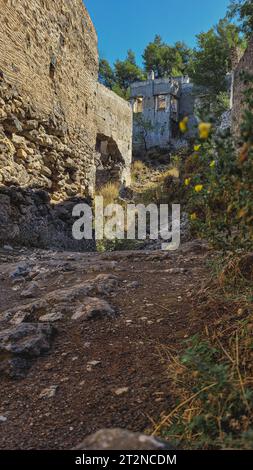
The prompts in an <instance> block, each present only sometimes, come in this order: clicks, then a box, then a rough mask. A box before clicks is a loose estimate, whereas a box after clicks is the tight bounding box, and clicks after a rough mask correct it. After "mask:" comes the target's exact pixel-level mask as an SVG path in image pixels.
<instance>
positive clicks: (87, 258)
mask: <svg viewBox="0 0 253 470" xmlns="http://www.w3.org/2000/svg"><path fill="white" fill-rule="evenodd" d="M209 256H210V253H209V252H208V251H207V249H206V247H205V246H202V245H201V244H200V243H198V242H197V243H189V244H186V245H184V246H182V248H181V249H180V250H179V251H177V252H176V253H175V254H172V253H164V252H160V251H159V252H121V253H119V252H118V253H108V254H104V255H102V254H86V253H83V254H69V253H64V254H63V253H50V252H40V251H36V252H28V251H22V252H17V253H16V252H13V253H10V254H9V255H8V256H7V255H6V253H5V252H1V254H0V260H1V261H0V262H1V264H0V273H1V278H0V283H1V312H2V313H1V316H0V330H3V329H5V328H7V327H8V328H9V327H10V325H9V320H8V321H7V319H6V315H5V314H6V311H8V310H9V309H11V308H14V310H13V311H14V312H15V310H18V307H20V305H21V304H22V305H23V304H24V305H26V304H31V302H33V303H34V302H36V301H37V300H38V299H45V298H46V297H47V296H48V294H49V293H50V292H52V293H54V294H53V297H54V298H55V299H56V298H57V293H59V291H60V290H61V289H68V291H67V292H71V289H73V288H75V286H77V285H78V286H80V284H82V283H86V284H87V282H93V281H92V280H94V279H96V278H97V276H98V275H100V274H110V275H113V276H114V281H113V282H115V287H114V288H113V289H111V288H108V289H107V288H104V290H103V289H102V290H101V292H100V293H99V294H96V297H98V298H103V299H105V300H106V301H107V302H108V303H109V304H110V306H111V307H113V308H114V310H115V311H116V314H117V315H116V316H115V318H113V317H112V318H111V317H104V318H98V319H95V320H90V321H86V319H80V320H79V321H73V320H71V318H70V316H69V312H70V311H71V312H72V311H73V310H75V309H76V304H75V302H76V301H77V302H79V303H78V305H80V304H81V303H82V297H80V299H77V300H76V299H74V300H73V298H72V297H73V296H71V295H69V294H68V295H66V297H65V298H64V299H63V301H62V304H61V310H62V311H63V312H64V317H63V319H62V320H60V321H58V322H57V323H56V324H55V326H56V328H57V334H56V336H55V339H54V341H53V344H52V348H51V350H50V351H49V353H47V354H46V355H45V354H44V355H42V356H41V357H39V358H38V359H37V360H36V361H34V363H33V364H32V367H31V368H30V370H29V372H28V374H27V376H26V377H25V378H24V379H22V380H13V379H10V378H8V377H1V387H0V415H1V416H4V417H6V418H7V420H6V421H5V422H3V423H1V424H0V426H1V432H0V448H1V449H5V448H19V449H31V448H36V449H67V448H71V447H73V446H75V445H77V444H78V443H79V442H80V441H82V439H83V438H84V437H85V436H86V435H88V434H90V433H93V432H95V431H97V430H99V429H100V428H104V427H121V428H128V429H130V430H134V431H135V430H136V431H143V430H146V429H147V428H148V427H150V425H151V420H153V421H154V422H157V421H158V420H159V417H160V415H161V413H163V412H165V411H166V412H167V411H168V410H169V409H170V406H171V401H170V383H169V381H168V378H167V374H166V363H164V362H163V360H162V359H161V350H162V348H163V347H166V346H169V347H174V348H179V347H180V345H181V343H182V341H183V340H184V339H185V338H186V337H187V336H188V335H190V334H192V333H194V332H196V331H198V330H199V329H200V328H201V320H200V319H198V318H196V315H195V314H194V305H193V303H192V298H194V296H195V295H196V294H197V293H198V291H199V289H200V286H201V283H202V282H203V281H204V280H205V277H206V274H207V268H206V259H207V257H209ZM24 263H25V264H28V265H29V269H30V274H29V275H28V276H27V277H26V278H25V279H23V278H22V279H21V281H18V282H16V281H15V282H13V278H12V277H11V273H13V272H14V271H15V269H16V268H17V266H20V265H24ZM34 273H36V275H34ZM34 282H36V287H38V289H37V291H36V294H34V298H29V299H26V300H24V299H21V292H23V291H24V290H25V289H27V287H29V286H30V285H31V283H34ZM96 282H97V281H96ZM55 293H56V294H55ZM91 295H92V296H93V295H94V294H91ZM63 304H64V309H63ZM43 308H44V307H43ZM51 308H52V306H51ZM53 310H54V311H55V307H54V309H53ZM56 310H57V309H56ZM32 311H33V312H34V311H35V313H33V314H32V315H33V316H32V318H30V319H29V321H32V322H37V321H38V316H36V315H37V314H36V309H35V310H34V309H33V310H32ZM40 315H41V312H40ZM25 321H27V320H25ZM0 362H1V356H0ZM51 386H57V390H56V393H55V396H53V397H51V398H41V397H40V395H41V393H42V391H43V390H45V389H47V388H49V387H51Z"/></svg>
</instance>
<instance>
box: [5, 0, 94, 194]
mask: <svg viewBox="0 0 253 470" xmlns="http://www.w3.org/2000/svg"><path fill="white" fill-rule="evenodd" d="M0 4H1V8H0V22H1V30H0V52H1V54H0V70H1V74H2V75H3V77H4V79H5V80H4V81H3V80H1V83H0V94H1V101H0V126H1V127H0V132H1V134H0V138H1V164H0V182H1V183H2V184H5V185H10V184H13V183H15V184H20V185H21V186H31V187H43V188H44V189H46V190H49V191H50V192H51V193H52V195H53V197H54V198H55V199H56V201H57V200H60V199H64V198H66V197H69V196H73V195H76V194H78V195H84V194H85V193H87V192H89V191H90V190H91V188H92V185H93V180H92V177H93V175H94V171H93V168H94V148H95V143H96V128H95V122H94V115H95V106H96V82H97V73H98V54H97V36H96V32H95V30H94V27H93V25H92V22H91V20H90V18H89V15H88V13H87V11H86V9H85V7H84V5H83V3H82V1H81V0H73V1H71V2H69V1H67V0H36V1H32V0H30V1H25V0H0Z"/></svg>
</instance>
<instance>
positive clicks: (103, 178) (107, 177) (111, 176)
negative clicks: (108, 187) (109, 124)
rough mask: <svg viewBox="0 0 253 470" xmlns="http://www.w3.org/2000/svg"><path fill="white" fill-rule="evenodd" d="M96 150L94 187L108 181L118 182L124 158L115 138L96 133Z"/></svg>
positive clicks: (103, 184) (98, 186) (99, 186)
mask: <svg viewBox="0 0 253 470" xmlns="http://www.w3.org/2000/svg"><path fill="white" fill-rule="evenodd" d="M96 152H97V156H96V189H99V188H101V187H102V186H105V184H106V183H109V182H112V183H116V182H120V180H121V174H122V171H123V168H124V160H123V157H122V155H121V153H120V151H119V148H118V145H117V143H116V142H115V140H113V138H112V137H108V136H105V135H104V134H98V135H97V142H96Z"/></svg>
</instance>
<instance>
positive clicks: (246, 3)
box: [228, 0, 253, 37]
mask: <svg viewBox="0 0 253 470" xmlns="http://www.w3.org/2000/svg"><path fill="white" fill-rule="evenodd" d="M228 18H230V19H231V18H236V19H237V20H239V23H240V25H241V30H242V31H243V33H245V35H246V37H250V36H251V34H253V2H252V0H231V4H230V6H229V9H228Z"/></svg>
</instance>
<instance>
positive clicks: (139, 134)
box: [134, 113, 155, 152]
mask: <svg viewBox="0 0 253 470" xmlns="http://www.w3.org/2000/svg"><path fill="white" fill-rule="evenodd" d="M134 121H135V125H136V129H137V131H136V134H135V138H136V139H137V140H138V142H139V143H140V144H141V145H143V146H144V148H145V151H146V152H147V150H148V136H149V133H150V132H152V131H154V130H155V126H154V125H153V124H152V122H151V121H150V120H149V119H145V118H144V116H143V114H138V113H137V114H135V115H134Z"/></svg>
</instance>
